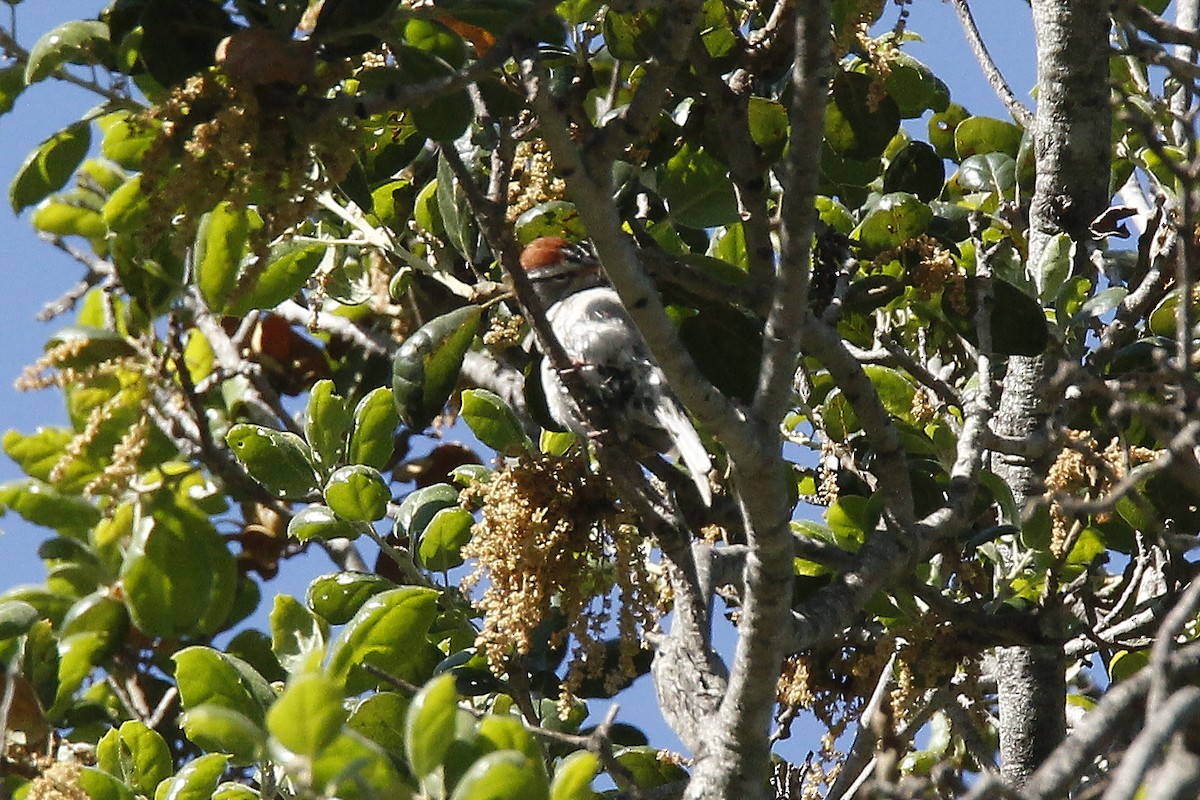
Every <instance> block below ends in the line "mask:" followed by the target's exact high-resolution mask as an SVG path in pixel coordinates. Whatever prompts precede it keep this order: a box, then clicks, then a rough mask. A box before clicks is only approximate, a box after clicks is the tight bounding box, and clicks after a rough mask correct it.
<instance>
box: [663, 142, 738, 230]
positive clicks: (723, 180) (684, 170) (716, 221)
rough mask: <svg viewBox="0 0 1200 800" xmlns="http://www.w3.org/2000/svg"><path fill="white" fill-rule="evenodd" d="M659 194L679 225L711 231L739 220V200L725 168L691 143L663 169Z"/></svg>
mask: <svg viewBox="0 0 1200 800" xmlns="http://www.w3.org/2000/svg"><path fill="white" fill-rule="evenodd" d="M658 191H659V193H660V194H661V195H662V197H663V199H664V200H665V201H666V203H667V211H668V213H669V214H670V216H671V219H672V220H673V221H674V222H675V223H676V224H678V225H682V226H684V227H687V228H711V227H715V226H717V225H731V224H733V223H734V222H737V220H738V203H737V196H736V195H735V194H734V191H733V184H731V183H730V182H729V174H728V170H727V169H726V168H725V165H724V164H722V163H721V162H719V161H717V159H715V158H713V157H712V156H711V155H709V154H708V153H707V152H706V151H705V150H704V148H703V147H697V146H695V145H693V144H692V143H690V142H685V143H684V145H683V146H682V147H680V148H679V150H678V151H677V152H676V153H675V154H674V155H673V156H671V157H670V158H669V159H668V160H667V163H666V164H664V165H663V166H662V167H661V168H660V169H659V174H658Z"/></svg>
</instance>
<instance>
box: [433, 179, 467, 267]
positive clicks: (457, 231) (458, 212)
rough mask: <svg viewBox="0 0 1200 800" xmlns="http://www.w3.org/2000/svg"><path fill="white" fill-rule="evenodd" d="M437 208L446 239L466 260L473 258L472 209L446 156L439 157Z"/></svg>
mask: <svg viewBox="0 0 1200 800" xmlns="http://www.w3.org/2000/svg"><path fill="white" fill-rule="evenodd" d="M437 208H438V213H439V214H440V215H441V218H442V225H443V227H444V228H445V233H446V238H447V239H448V240H449V241H450V244H451V245H453V246H454V249H455V250H457V251H458V252H459V253H460V254H461V255H462V256H463V257H464V258H466V259H470V258H472V256H473V255H474V254H473V252H472V251H473V249H474V246H475V241H474V236H473V235H472V230H473V224H472V220H473V217H471V213H470V208H469V207H468V206H467V203H466V196H465V194H464V192H463V190H462V187H461V186H459V185H458V177H457V176H456V175H455V174H454V170H452V169H451V168H450V164H449V162H447V161H446V158H445V156H438V166H437Z"/></svg>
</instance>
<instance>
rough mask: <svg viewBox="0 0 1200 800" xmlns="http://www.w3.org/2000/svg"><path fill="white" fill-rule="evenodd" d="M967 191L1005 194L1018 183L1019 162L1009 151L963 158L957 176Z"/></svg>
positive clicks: (956, 178) (961, 186)
mask: <svg viewBox="0 0 1200 800" xmlns="http://www.w3.org/2000/svg"><path fill="white" fill-rule="evenodd" d="M955 180H956V181H957V182H958V185H959V188H961V189H962V190H963V191H965V192H996V193H997V194H1000V195H1004V194H1005V193H1007V192H1010V191H1011V190H1012V188H1013V187H1014V186H1016V185H1017V162H1016V161H1014V160H1013V159H1012V156H1010V155H1008V154H1007V153H985V154H981V155H973V156H968V157H967V158H965V159H963V162H962V165H961V166H959V168H958V174H957V175H956V177H955Z"/></svg>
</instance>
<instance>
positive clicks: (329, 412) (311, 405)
mask: <svg viewBox="0 0 1200 800" xmlns="http://www.w3.org/2000/svg"><path fill="white" fill-rule="evenodd" d="M353 422H354V417H353V416H352V415H351V413H350V409H349V407H348V406H347V403H346V398H344V397H342V396H341V395H339V394H336V393H335V392H334V391H333V381H331V380H320V381H317V382H316V383H315V384H313V387H312V389H311V390H310V391H309V394H308V411H307V412H306V413H305V415H304V438H305V439H306V440H307V441H308V446H309V447H311V448H312V453H313V456H314V457H315V459H316V461H317V463H318V464H320V465H321V466H323V467H325V468H326V469H330V468H332V467H333V466H334V465H335V464H337V463H338V461H339V460H341V457H342V455H343V453H344V452H345V450H346V436H347V434H349V432H350V426H351V425H352V424H353Z"/></svg>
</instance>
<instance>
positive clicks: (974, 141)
mask: <svg viewBox="0 0 1200 800" xmlns="http://www.w3.org/2000/svg"><path fill="white" fill-rule="evenodd" d="M1022 133H1023V131H1022V129H1021V126H1019V125H1014V124H1012V123H1011V122H1005V121H1004V120H999V119H993V118H991V117H968V118H966V119H964V120H962V122H960V123H959V124H958V125H957V126H956V127H955V129H954V150H955V152H956V153H958V157H959V158H968V157H969V156H973V155H976V154H983V153H1004V154H1005V155H1008V156H1011V157H1012V158H1014V159H1015V158H1016V157H1017V150H1019V149H1020V147H1021V134H1022Z"/></svg>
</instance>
